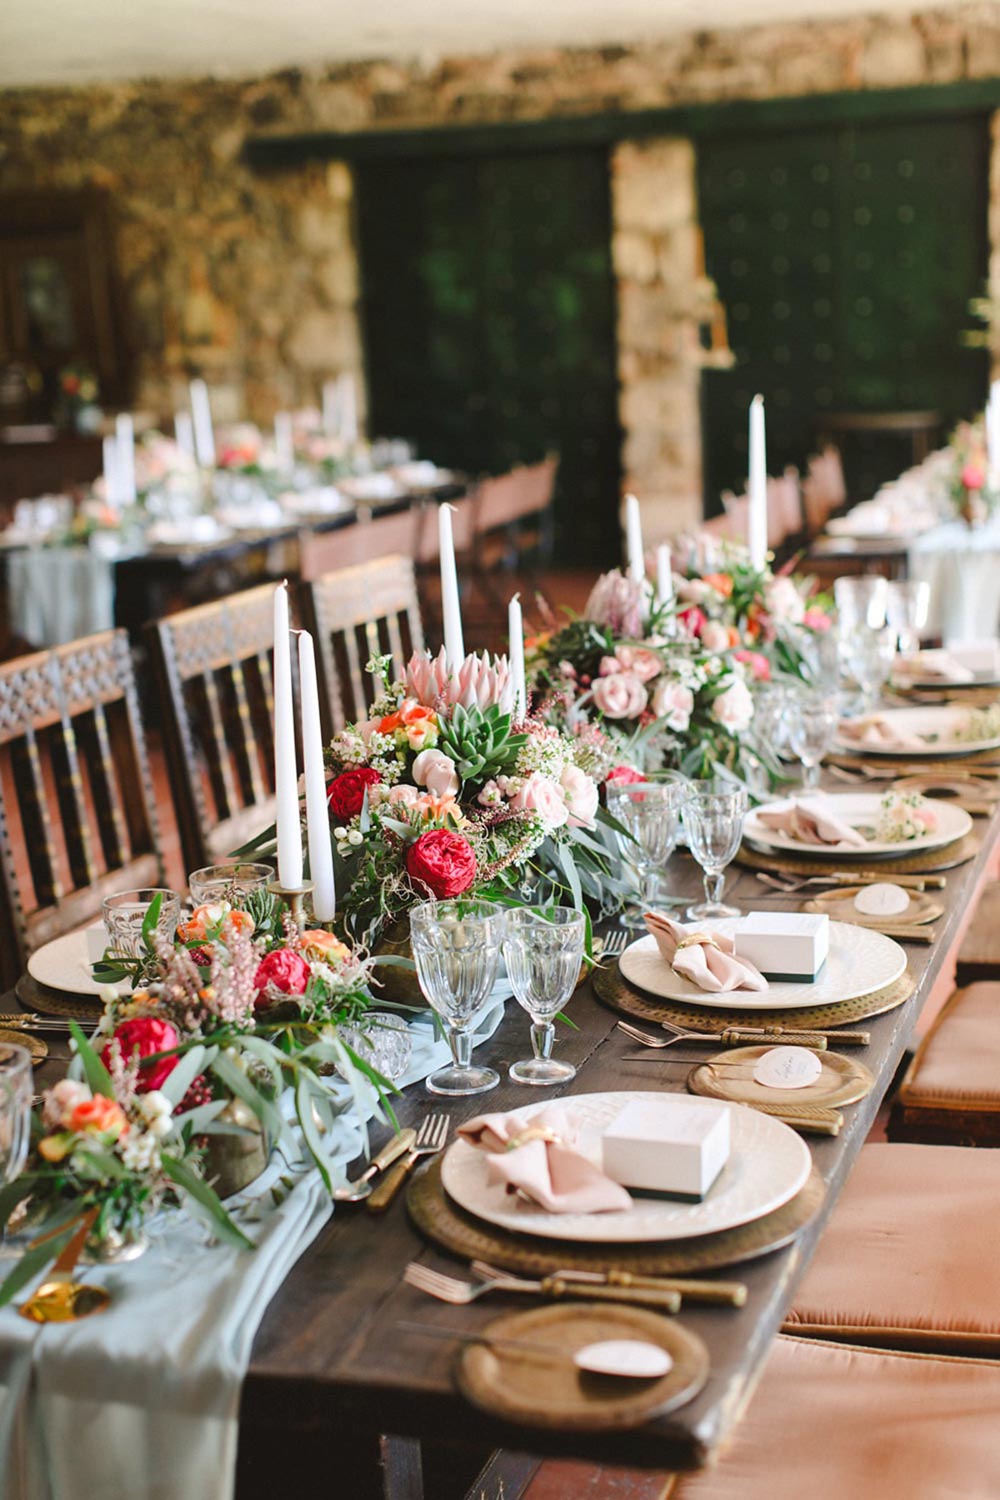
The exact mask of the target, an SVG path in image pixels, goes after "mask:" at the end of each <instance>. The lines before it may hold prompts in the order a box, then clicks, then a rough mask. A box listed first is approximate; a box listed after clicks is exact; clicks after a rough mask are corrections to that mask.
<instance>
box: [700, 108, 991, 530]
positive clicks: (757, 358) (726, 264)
mask: <svg viewBox="0 0 1000 1500" xmlns="http://www.w3.org/2000/svg"><path fill="white" fill-rule="evenodd" d="M988 144H989V143H988V126H987V120H986V117H985V116H983V115H975V116H960V117H953V118H948V119H936V120H927V121H919V120H916V121H893V122H891V123H885V124H880V123H874V124H867V123H866V124H858V125H843V126H839V127H823V128H816V129H807V130H797V131H788V132H787V133H786V132H782V131H780V130H774V131H768V132H766V133H763V134H760V135H756V136H749V137H742V138H738V137H730V136H727V137H722V138H719V139H716V140H706V141H705V142H703V143H701V144H700V145H699V158H698V181H699V196H700V211H701V218H702V223H703V226H704V231H705V247H706V258H707V262H708V269H709V274H710V275H712V276H713V277H714V278H715V280H716V282H717V283H718V286H719V291H720V294H721V296H722V299H723V301H724V303H725V304H726V307H727V309H728V313H729V328H730V340H731V343H732V347H733V350H734V352H735V354H736V358H737V364H736V368H735V369H734V370H732V371H730V372H719V371H711V372H708V373H707V374H706V377H705V380H706V384H705V399H704V420H705V499H706V510H707V511H708V513H712V512H713V511H715V510H717V509H718V508H719V494H720V491H721V490H722V489H724V488H730V489H736V490H739V489H740V488H741V487H742V485H743V484H744V482H745V476H746V472H747V451H746V450H747V404H748V402H749V401H750V398H751V397H752V396H753V394H754V393H755V392H756V391H761V392H762V393H763V394H764V397H765V399H766V401H767V426H768V461H769V468H770V470H771V472H772V473H775V472H778V471H780V469H781V468H782V467H783V466H784V465H785V464H786V463H795V464H799V465H801V464H803V463H804V462H805V460H806V459H807V457H808V454H809V453H810V451H813V449H814V446H815V439H816V434H817V431H820V430H822V426H823V415H824V413H831V412H861V411H874V412H890V411H916V410H934V411H937V412H939V413H940V414H941V417H942V421H943V424H944V430H945V431H947V429H948V427H949V426H950V425H951V424H952V423H953V422H955V421H956V420H957V419H958V418H960V417H964V416H968V415H970V414H971V413H972V412H973V411H974V410H975V409H976V407H977V406H979V405H981V404H982V402H983V400H984V398H985V392H986V382H987V370H986V360H985V356H984V355H983V354H981V353H980V352H978V351H970V350H968V349H965V348H962V347H961V346H960V344H959V333H960V331H961V330H962V329H964V328H967V327H969V326H970V317H969V313H968V311H967V303H968V300H969V298H970V297H973V296H975V295H976V294H977V293H978V292H979V291H980V289H981V287H982V284H983V282H984V281H985V279H986V269H987V231H986V209H987V182H988ZM844 455H845V463H846V467H847V470H848V481H849V485H850V488H851V491H852V496H853V498H859V499H860V498H863V497H864V496H865V495H866V494H869V493H871V491H872V490H873V489H874V488H875V487H876V486H877V485H878V484H879V483H881V482H882V481H883V480H884V479H887V478H889V477H891V476H892V475H893V474H896V473H898V472H899V471H900V470H901V469H902V468H904V467H906V466H907V465H908V464H909V462H910V461H911V459H910V447H909V444H908V443H907V442H906V440H905V439H901V438H899V437H878V438H873V437H864V438H852V439H845V442H844Z"/></svg>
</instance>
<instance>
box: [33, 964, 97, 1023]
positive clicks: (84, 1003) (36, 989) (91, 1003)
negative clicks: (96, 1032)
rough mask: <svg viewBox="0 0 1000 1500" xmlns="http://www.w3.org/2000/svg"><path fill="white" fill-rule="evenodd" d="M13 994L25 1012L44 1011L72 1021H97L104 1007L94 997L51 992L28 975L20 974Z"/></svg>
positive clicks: (60, 991) (51, 990)
mask: <svg viewBox="0 0 1000 1500" xmlns="http://www.w3.org/2000/svg"><path fill="white" fill-rule="evenodd" d="M14 994H15V995H16V996H17V998H18V999H19V1000H20V1002H21V1004H22V1005H23V1006H24V1008H25V1010H40V1011H45V1012H46V1013H47V1014H48V1015H50V1016H70V1017H72V1019H73V1020H74V1021H99V1020H100V1018H101V1016H103V1014H104V1006H103V1005H102V1004H101V1002H100V1000H98V998H97V996H96V995H77V994H73V992H72V991H70V990H53V989H50V988H49V986H48V985H47V984H39V983H38V980H37V979H32V977H31V975H30V974H22V975H21V977H20V979H19V980H18V981H17V983H16V984H15V986H14Z"/></svg>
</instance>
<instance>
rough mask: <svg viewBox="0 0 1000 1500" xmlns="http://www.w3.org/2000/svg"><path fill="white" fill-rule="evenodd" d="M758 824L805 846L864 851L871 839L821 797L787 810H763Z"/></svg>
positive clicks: (793, 803)
mask: <svg viewBox="0 0 1000 1500" xmlns="http://www.w3.org/2000/svg"><path fill="white" fill-rule="evenodd" d="M757 821H758V822H759V823H763V825H764V827H765V828H770V829H771V830H772V831H773V832H774V833H787V835H788V837H789V838H791V839H797V840H798V841H799V842H800V843H802V844H825V845H827V846H828V847H833V848H835V847H837V846H838V845H841V846H843V847H845V848H849V849H863V848H864V846H865V845H866V844H867V842H868V840H867V839H866V838H865V836H864V834H863V833H859V832H858V830H857V829H856V828H852V827H851V825H850V823H845V822H844V820H843V818H838V817H837V815H836V813H835V812H834V811H833V810H832V809H831V808H830V807H829V806H828V805H827V804H826V803H825V802H824V800H823V799H822V798H820V797H812V798H809V799H808V800H806V799H803V800H802V801H800V802H792V803H791V804H790V805H789V806H788V807H783V808H780V809H775V810H773V811H772V810H771V809H770V808H762V809H761V810H760V812H758V814H757Z"/></svg>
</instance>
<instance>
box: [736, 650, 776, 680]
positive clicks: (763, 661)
mask: <svg viewBox="0 0 1000 1500" xmlns="http://www.w3.org/2000/svg"><path fill="white" fill-rule="evenodd" d="M733 655H734V657H735V658H736V660H737V661H742V662H745V663H746V664H747V666H748V667H749V668H750V675H751V676H752V677H753V679H754V681H755V682H770V680H771V663H770V662H769V661H768V659H767V657H766V656H764V655H762V653H761V652H760V651H734V652H733Z"/></svg>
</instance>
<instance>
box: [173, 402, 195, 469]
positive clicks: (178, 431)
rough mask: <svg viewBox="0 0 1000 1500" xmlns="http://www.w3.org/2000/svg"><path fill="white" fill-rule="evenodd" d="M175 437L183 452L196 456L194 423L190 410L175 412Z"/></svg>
mask: <svg viewBox="0 0 1000 1500" xmlns="http://www.w3.org/2000/svg"><path fill="white" fill-rule="evenodd" d="M174 439H175V441H176V443H177V446H178V448H179V449H180V450H181V452H182V453H188V454H190V456H191V457H192V458H194V456H195V446H194V423H193V422H192V421H191V413H190V412H189V411H177V412H174Z"/></svg>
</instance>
